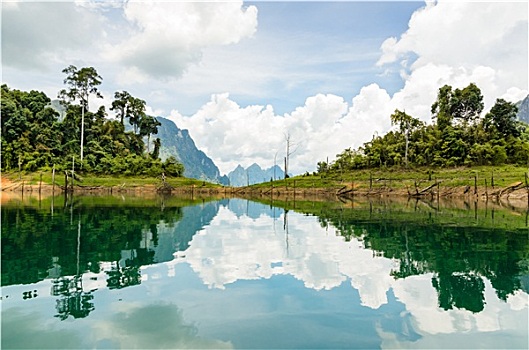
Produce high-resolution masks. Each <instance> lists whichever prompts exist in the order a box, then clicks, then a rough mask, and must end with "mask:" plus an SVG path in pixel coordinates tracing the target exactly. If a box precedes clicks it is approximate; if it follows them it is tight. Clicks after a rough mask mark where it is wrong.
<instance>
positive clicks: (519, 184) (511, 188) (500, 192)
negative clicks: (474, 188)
mask: <svg viewBox="0 0 529 350" xmlns="http://www.w3.org/2000/svg"><path fill="white" fill-rule="evenodd" d="M522 185H523V182H521V181H519V182H516V183H514V184H512V185H510V186H507V187H505V188H503V189H501V190H498V191H495V192H492V193H491V194H492V195H493V196H498V197H501V196H503V195H506V194H509V193H511V192H514V191H516V190H517V189H519V188H521V187H522Z"/></svg>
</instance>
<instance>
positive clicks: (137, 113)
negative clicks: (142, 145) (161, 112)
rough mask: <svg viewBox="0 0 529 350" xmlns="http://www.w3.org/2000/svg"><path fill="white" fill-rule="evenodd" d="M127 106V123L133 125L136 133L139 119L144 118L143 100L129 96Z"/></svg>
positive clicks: (139, 122)
mask: <svg viewBox="0 0 529 350" xmlns="http://www.w3.org/2000/svg"><path fill="white" fill-rule="evenodd" d="M128 108H129V109H128V111H129V117H128V118H129V123H130V125H132V126H133V127H134V133H135V134H138V131H139V130H138V129H139V128H140V124H141V121H142V120H143V119H144V118H145V101H144V100H142V99H139V98H136V97H132V96H131V97H130V98H129V107H128Z"/></svg>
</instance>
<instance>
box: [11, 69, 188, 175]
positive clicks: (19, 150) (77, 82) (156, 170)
mask: <svg viewBox="0 0 529 350" xmlns="http://www.w3.org/2000/svg"><path fill="white" fill-rule="evenodd" d="M63 73H66V74H67V78H66V79H65V80H64V83H65V84H66V85H67V87H68V88H67V89H64V90H61V91H60V92H59V94H58V96H59V98H60V105H61V106H62V107H63V109H64V113H59V112H58V111H57V109H58V108H52V106H51V102H52V101H51V99H50V98H49V97H48V96H46V94H44V93H43V92H39V91H34V90H32V91H30V92H25V91H19V90H15V89H10V88H9V87H8V86H7V85H2V87H1V96H2V98H1V111H2V128H1V135H2V141H1V146H2V162H1V168H2V170H3V171H9V170H24V171H30V172H32V171H36V170H39V169H40V170H45V169H51V168H52V167H53V166H55V168H56V170H65V169H71V168H72V162H73V163H74V164H75V169H76V171H79V170H82V171H83V172H88V173H94V174H119V175H151V176H159V175H160V174H161V173H162V172H165V173H166V174H167V175H172V176H181V175H182V174H183V172H184V167H183V165H182V164H180V163H179V162H178V161H177V160H176V159H175V158H174V157H170V158H168V159H167V160H166V161H165V162H162V161H161V159H160V158H159V150H160V146H161V142H160V139H155V140H154V142H153V144H154V147H153V149H152V150H150V149H149V144H150V137H151V135H154V134H156V133H157V132H158V129H157V128H158V126H159V125H160V123H159V122H158V121H157V120H156V119H155V118H154V117H152V116H148V115H147V114H146V113H145V101H143V100H141V99H139V98H135V97H133V96H131V95H130V94H128V93H127V92H126V91H123V92H116V93H115V96H114V98H115V99H114V101H113V102H112V108H111V110H113V111H115V113H116V116H117V119H109V118H108V115H107V112H106V110H105V108H104V107H100V108H99V109H98V110H97V111H96V112H92V111H90V110H89V108H88V107H89V106H88V97H89V96H90V95H95V97H99V98H102V96H101V95H100V94H99V92H98V91H97V86H98V85H99V84H100V83H101V80H102V78H101V77H100V76H99V75H98V74H97V72H96V70H95V69H94V68H92V67H89V68H81V69H77V68H76V67H75V66H70V67H68V68H66V69H64V70H63ZM59 109H60V108H59ZM125 120H128V121H129V123H130V125H131V126H132V127H133V131H126V129H125ZM145 140H146V141H147V142H145Z"/></svg>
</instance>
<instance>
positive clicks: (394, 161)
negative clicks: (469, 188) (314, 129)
mask: <svg viewBox="0 0 529 350" xmlns="http://www.w3.org/2000/svg"><path fill="white" fill-rule="evenodd" d="M483 108H484V104H483V96H482V94H481V90H480V89H479V88H478V87H477V86H476V85H475V84H473V83H472V84H469V85H468V86H467V87H465V88H463V89H453V88H452V87H451V86H449V85H444V86H442V87H441V88H440V89H439V91H438V94H437V99H436V101H435V102H434V103H433V104H432V108H431V113H432V123H431V124H426V123H423V122H421V121H419V120H418V119H417V118H414V117H412V116H410V115H408V114H406V113H405V112H402V111H400V110H396V111H395V112H394V113H393V114H392V115H391V116H390V118H391V122H392V124H393V125H396V126H397V129H396V130H392V131H390V132H388V133H387V134H385V135H384V136H377V137H373V139H372V140H371V141H369V142H366V143H364V145H363V146H362V147H359V148H358V149H357V150H351V149H350V148H348V149H346V150H345V151H344V152H342V153H340V154H338V155H336V157H337V158H336V160H335V161H334V162H333V163H332V164H327V162H318V172H319V173H325V172H327V171H344V170H352V169H362V168H376V167H391V166H401V165H407V164H409V165H411V166H432V165H433V166H440V167H446V166H461V165H468V166H471V165H502V164H507V163H511V164H519V165H527V164H529V125H528V124H525V123H523V122H521V121H517V120H516V113H517V107H516V105H515V104H514V103H511V102H507V101H505V100H503V99H497V100H496V103H495V104H494V106H493V107H492V108H491V109H490V111H489V112H488V113H486V115H485V116H482V112H483Z"/></svg>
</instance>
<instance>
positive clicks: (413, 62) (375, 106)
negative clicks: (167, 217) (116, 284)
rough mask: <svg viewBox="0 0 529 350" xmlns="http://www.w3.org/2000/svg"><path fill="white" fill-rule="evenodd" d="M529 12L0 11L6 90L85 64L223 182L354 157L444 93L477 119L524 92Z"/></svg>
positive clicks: (421, 114)
mask: <svg viewBox="0 0 529 350" xmlns="http://www.w3.org/2000/svg"><path fill="white" fill-rule="evenodd" d="M527 19H528V4H527V2H525V1H515V2H508V3H507V2H475V1H465V2H462V1H442V0H441V1H437V2H430V1H428V2H410V1H405V2H394V1H388V2H378V1H369V2H358V1H339V2H326V1H324V2H298V1H295V2H292V1H291V2H242V1H230V2H222V1H220V2H215V3H206V2H192V1H163V2H156V1H152V2H145V1H134V0H131V1H122V0H119V1H113V2H110V1H105V2H103V1H76V2H73V1H62V2H51V1H40V2H38V1H37V2H34V1H33V2H26V1H3V2H2V82H3V83H7V84H8V85H9V86H10V87H12V88H17V89H21V90H31V89H35V90H41V91H44V92H46V93H47V94H48V95H49V96H50V97H52V98H55V96H56V95H57V92H58V91H59V90H60V89H62V88H63V85H62V84H63V83H62V81H63V79H64V74H62V73H61V71H62V69H64V68H65V67H67V66H68V65H70V64H74V65H76V66H78V67H83V66H93V67H95V68H96V69H97V71H98V72H99V74H100V75H101V76H102V77H103V84H102V85H101V87H100V90H101V92H102V93H103V95H104V97H105V98H104V99H103V100H100V99H93V100H91V101H90V107H91V108H92V109H95V108H97V107H99V106H100V105H105V106H107V107H108V106H110V105H111V103H112V99H113V95H114V92H115V91H121V90H126V91H128V92H130V93H131V94H132V95H133V96H136V97H139V98H142V99H144V100H145V101H146V102H147V105H148V112H149V113H150V114H152V115H156V116H166V117H169V118H171V119H172V120H173V121H174V122H175V123H176V124H177V126H178V127H180V128H184V129H188V130H189V132H190V135H191V136H192V137H193V139H194V140H195V142H196V144H197V146H198V147H199V148H200V149H201V150H203V151H204V152H205V153H206V154H207V155H208V156H209V157H211V158H212V159H213V161H214V162H215V163H216V164H217V165H218V166H219V168H220V171H221V173H228V172H229V171H231V170H233V169H234V168H235V167H236V166H237V164H241V165H243V166H244V167H247V166H249V165H251V164H252V163H254V162H257V163H259V164H260V165H261V166H264V167H269V166H271V165H273V159H274V155H276V154H277V156H278V157H279V158H278V159H282V157H283V156H284V153H285V151H284V149H285V135H287V134H290V135H291V140H293V141H295V143H296V144H297V146H298V147H297V152H296V153H295V154H293V155H292V157H291V164H290V167H289V169H291V170H292V172H294V173H303V172H305V171H313V170H314V169H315V168H316V164H317V162H318V161H321V160H324V159H326V158H327V157H329V159H331V160H332V159H334V157H335V155H336V154H338V153H340V152H341V151H343V150H344V149H345V148H348V147H353V148H358V147H359V146H361V145H362V144H363V143H364V142H366V141H368V140H370V139H371V138H372V136H373V135H374V134H383V133H385V132H387V131H388V130H389V129H390V128H391V124H390V122H389V116H390V115H391V113H392V112H393V111H394V110H395V109H405V110H406V112H407V113H408V114H411V115H413V116H415V117H417V118H420V119H422V120H424V121H426V122H429V121H430V120H431V116H430V106H431V104H432V103H433V102H434V100H435V97H436V94H437V90H438V89H439V88H440V87H441V86H442V85H444V84H450V85H452V86H454V87H464V86H466V85H468V84H469V83H471V82H473V83H476V84H477V85H478V87H480V88H481V90H482V93H483V95H484V97H485V108H486V109H487V108H490V107H491V106H492V104H493V102H494V100H495V99H496V98H498V97H503V98H505V99H507V100H509V101H518V100H520V99H522V98H523V97H525V96H526V95H527V93H528V70H527V62H528V54H527V52H528V22H527Z"/></svg>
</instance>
